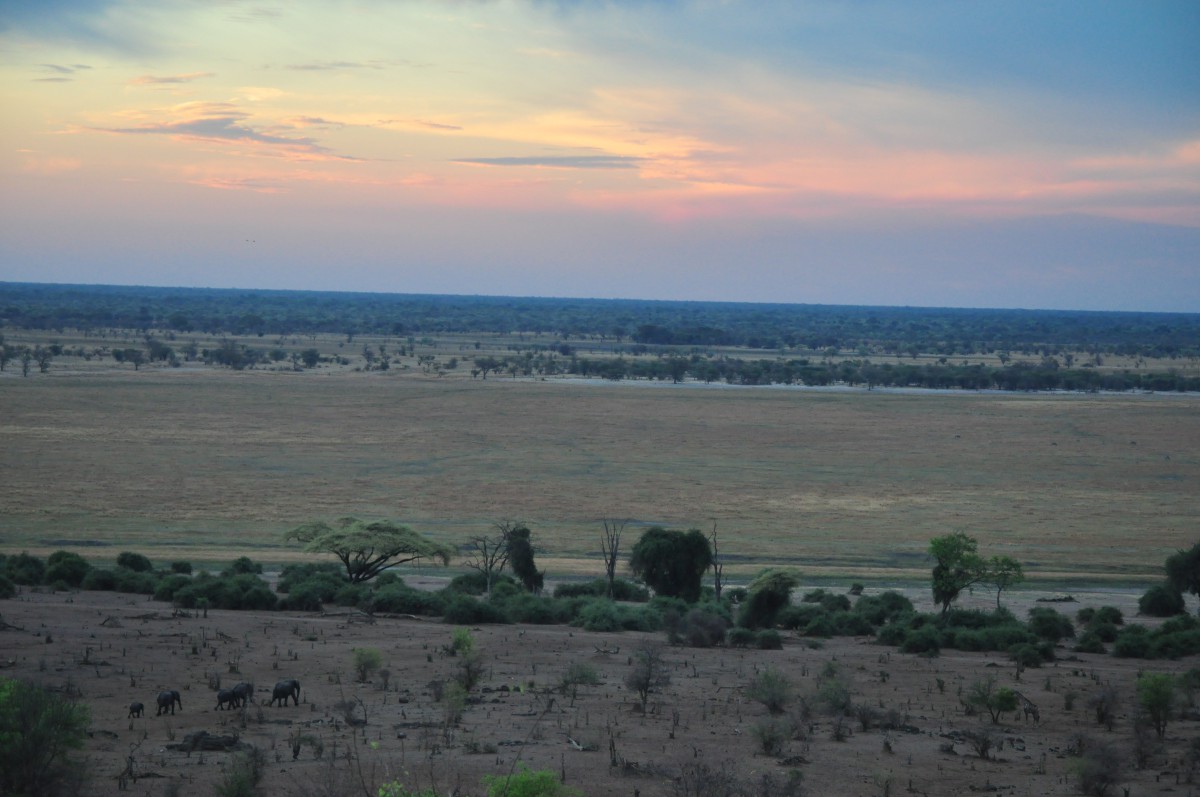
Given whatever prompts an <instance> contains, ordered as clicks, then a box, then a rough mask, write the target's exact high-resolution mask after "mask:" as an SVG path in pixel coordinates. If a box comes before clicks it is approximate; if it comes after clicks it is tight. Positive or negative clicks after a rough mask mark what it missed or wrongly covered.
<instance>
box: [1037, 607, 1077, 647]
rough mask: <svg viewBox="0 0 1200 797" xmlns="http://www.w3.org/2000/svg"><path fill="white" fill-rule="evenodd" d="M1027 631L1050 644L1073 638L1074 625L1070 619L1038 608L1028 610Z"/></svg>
mask: <svg viewBox="0 0 1200 797" xmlns="http://www.w3.org/2000/svg"><path fill="white" fill-rule="evenodd" d="M1029 630H1030V631H1032V632H1033V633H1035V634H1037V635H1038V636H1039V637H1041V638H1042V639H1045V640H1048V641H1050V642H1057V641H1058V640H1060V639H1074V637H1075V624H1074V623H1072V622H1071V620H1070V618H1068V617H1065V616H1063V615H1061V614H1059V613H1058V612H1056V611H1054V610H1053V609H1047V608H1044V607H1040V606H1039V607H1037V608H1034V609H1030V610H1029Z"/></svg>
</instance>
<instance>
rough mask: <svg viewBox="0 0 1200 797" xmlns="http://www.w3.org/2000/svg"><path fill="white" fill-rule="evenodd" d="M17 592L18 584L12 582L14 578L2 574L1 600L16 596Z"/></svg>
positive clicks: (0, 585) (0, 578)
mask: <svg viewBox="0 0 1200 797" xmlns="http://www.w3.org/2000/svg"><path fill="white" fill-rule="evenodd" d="M16 594H17V585H16V584H14V583H12V579H10V578H9V577H8V576H5V575H0V600H4V599H6V598H12V597H15V596H16Z"/></svg>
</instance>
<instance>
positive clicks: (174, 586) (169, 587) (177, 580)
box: [154, 573, 192, 602]
mask: <svg viewBox="0 0 1200 797" xmlns="http://www.w3.org/2000/svg"><path fill="white" fill-rule="evenodd" d="M191 583H192V579H191V577H190V576H185V575H183V574H182V573H172V574H171V575H169V576H163V577H162V578H160V579H159V580H158V585H157V586H155V588H154V600H156V601H168V602H170V601H173V600H175V593H176V592H179V590H181V589H183V588H184V587H186V586H187V585H188V584H191Z"/></svg>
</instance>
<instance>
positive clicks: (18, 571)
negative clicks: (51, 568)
mask: <svg viewBox="0 0 1200 797" xmlns="http://www.w3.org/2000/svg"><path fill="white" fill-rule="evenodd" d="M4 572H5V575H6V576H8V578H9V580H10V581H12V582H13V583H14V584H21V585H23V586H27V587H34V586H37V585H38V584H41V583H42V581H43V580H45V575H46V563H45V562H43V561H42V560H41V559H39V558H37V557H36V556H33V555H32V554H28V553H25V552H21V553H19V554H16V555H14V556H10V557H8V559H7V560H5V562H4Z"/></svg>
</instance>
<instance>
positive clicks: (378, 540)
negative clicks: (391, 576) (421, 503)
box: [286, 517, 454, 583]
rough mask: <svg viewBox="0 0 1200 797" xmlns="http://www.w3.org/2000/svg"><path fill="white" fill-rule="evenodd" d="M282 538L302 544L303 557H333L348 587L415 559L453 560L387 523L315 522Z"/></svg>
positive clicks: (450, 552)
mask: <svg viewBox="0 0 1200 797" xmlns="http://www.w3.org/2000/svg"><path fill="white" fill-rule="evenodd" d="M286 538H287V539H288V540H289V541H293V542H299V543H302V544H303V545H304V550H305V552H306V553H328V554H333V555H334V556H336V557H337V558H338V560H339V561H340V562H341V563H342V566H343V567H345V568H346V575H347V577H348V578H349V579H350V581H351V582H352V583H359V582H362V581H369V580H371V579H372V578H375V576H377V575H379V574H380V573H382V572H383V571H384V570H386V569H387V568H389V567H392V566H393V565H398V564H404V563H405V562H411V561H413V560H415V559H432V560H435V561H439V562H441V563H442V564H443V565H447V564H449V563H450V559H451V558H452V557H453V556H454V549H453V548H452V547H450V546H449V545H443V544H441V543H437V542H433V541H432V540H428V539H426V538H425V537H422V536H421V535H420V534H418V533H417V532H415V531H413V530H412V529H410V528H409V527H408V526H402V525H399V524H397V523H394V522H392V521H389V520H375V521H367V520H359V519H358V518H352V517H344V518H340V519H338V520H335V521H334V522H333V524H332V525H330V524H328V523H325V522H322V521H317V522H314V523H306V524H304V525H303V526H299V527H297V528H295V529H292V531H290V532H288V534H287V535H286Z"/></svg>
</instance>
